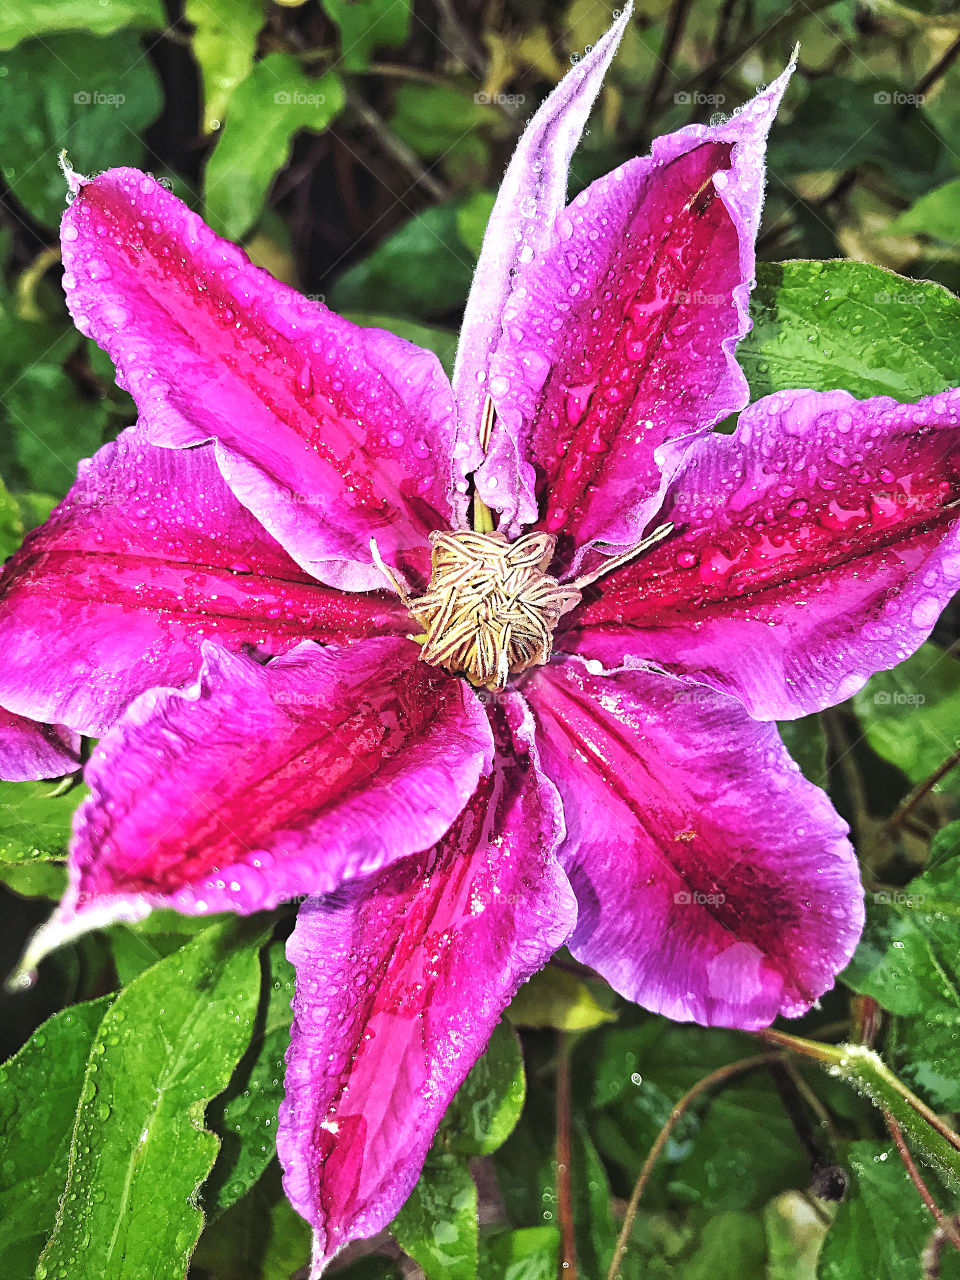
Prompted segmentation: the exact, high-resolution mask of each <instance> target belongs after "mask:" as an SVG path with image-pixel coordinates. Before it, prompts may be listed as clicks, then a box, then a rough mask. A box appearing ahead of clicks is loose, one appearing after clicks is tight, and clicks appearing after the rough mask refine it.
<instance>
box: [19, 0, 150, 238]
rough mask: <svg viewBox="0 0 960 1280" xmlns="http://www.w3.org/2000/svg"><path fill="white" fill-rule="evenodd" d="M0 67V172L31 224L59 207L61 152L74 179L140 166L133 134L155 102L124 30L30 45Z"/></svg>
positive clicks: (138, 50) (56, 213)
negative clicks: (0, 71)
mask: <svg viewBox="0 0 960 1280" xmlns="http://www.w3.org/2000/svg"><path fill="white" fill-rule="evenodd" d="M15 2H16V0H15ZM93 7H95V6H91V8H93ZM6 67H7V72H8V74H7V75H5V76H2V77H0V167H2V170H3V176H4V178H5V179H6V182H7V183H8V185H9V187H10V189H11V191H12V193H13V195H14V196H15V197H16V199H17V200H18V201H19V202H20V203H21V204H22V205H23V206H24V207H25V208H26V209H27V210H29V212H30V213H31V214H33V216H34V217H35V218H36V219H37V220H38V221H39V222H42V223H45V224H46V225H48V226H55V225H56V224H57V223H58V222H59V220H60V217H61V215H62V213H63V210H64V208H65V206H66V184H65V183H64V180H63V175H62V174H61V172H60V170H59V167H58V165H57V155H58V153H59V152H60V150H61V149H62V148H64V147H66V149H67V151H68V153H69V156H70V162H71V164H72V165H73V167H74V168H75V169H76V170H77V171H78V172H79V173H99V172H101V171H102V170H103V169H109V168H110V167H111V166H113V165H118V164H133V165H142V164H143V163H144V162H145V159H146V152H145V149H144V146H143V142H142V141H141V135H142V133H143V131H144V129H145V128H146V126H147V125H148V124H150V122H151V121H152V120H154V119H155V117H156V116H157V115H158V114H159V111H160V107H161V103H162V96H161V89H160V81H159V78H158V76H157V73H156V71H155V70H154V69H153V65H152V63H151V62H150V59H149V58H146V57H144V54H143V49H142V47H141V45H140V41H139V40H138V39H137V38H136V36H135V35H134V34H133V33H132V32H129V31H118V32H117V33H116V34H115V35H111V36H92V35H87V34H85V33H78V34H75V35H68V36H67V35H63V36H60V35H57V36H50V37H49V38H48V39H45V40H35V41H33V40H32V41H30V42H29V43H27V44H23V45H21V46H20V48H18V49H17V50H16V52H15V53H12V54H10V55H9V57H8V58H7V59H6Z"/></svg>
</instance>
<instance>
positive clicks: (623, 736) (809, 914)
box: [524, 659, 863, 1029]
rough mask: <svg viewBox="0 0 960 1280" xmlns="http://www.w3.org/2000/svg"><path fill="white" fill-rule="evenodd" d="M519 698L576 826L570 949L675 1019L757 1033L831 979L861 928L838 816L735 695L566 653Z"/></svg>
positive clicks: (851, 862)
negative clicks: (610, 668)
mask: <svg viewBox="0 0 960 1280" xmlns="http://www.w3.org/2000/svg"><path fill="white" fill-rule="evenodd" d="M524 694H525V696H526V697H527V699H528V701H529V702H530V704H531V705H532V706H533V709H534V713H535V715H536V717H537V722H538V733H537V742H538V746H539V747H540V752H541V756H542V759H543V767H544V770H545V771H546V773H547V775H548V776H549V777H551V778H552V779H553V781H554V782H555V783H556V785H557V787H558V788H559V790H560V795H561V798H562V800H563V807H564V814H565V817H566V822H567V839H566V843H565V845H564V848H563V851H562V855H561V856H562V860H563V862H564V866H565V867H566V868H567V874H568V875H569V876H570V881H571V883H572V885H573V888H574V892H575V893H576V895H577V902H578V904H579V909H580V916H579V921H578V924H577V929H576V932H575V934H574V935H573V938H572V939H571V942H570V948H571V950H572V951H573V953H574V955H575V956H576V957H577V958H578V959H579V960H582V961H583V962H584V963H585V964H588V965H591V966H592V967H593V968H595V969H597V970H598V971H599V972H600V973H602V974H603V976H604V977H605V978H606V979H607V980H608V982H610V983H611V985H612V986H613V987H615V988H616V989H617V990H618V991H619V992H620V993H621V994H622V995H624V996H626V997H627V998H628V999H630V1000H636V1001H637V1002H638V1003H640V1004H642V1005H644V1006H646V1007H647V1008H648V1009H652V1010H654V1011H656V1012H658V1013H663V1014H666V1015H667V1016H668V1017H671V1018H675V1019H678V1020H687V1019H692V1020H694V1021H697V1022H702V1023H706V1024H710V1025H713V1024H719V1025H723V1026H734V1027H745V1028H748V1029H754V1028H757V1027H762V1026H766V1025H767V1024H768V1023H769V1022H771V1021H772V1020H773V1019H774V1018H775V1017H776V1016H777V1015H778V1014H780V1013H783V1014H787V1015H791V1016H793V1015H797V1014H800V1013H802V1012H803V1011H804V1010H805V1009H807V1008H809V1006H810V1005H811V1004H812V1003H813V1001H814V1000H816V999H817V997H818V996H820V995H822V994H823V992H824V991H826V990H827V988H828V987H830V986H832V984H833V981H834V977H835V975H836V974H837V973H839V971H840V970H841V969H842V968H843V967H844V965H845V964H846V963H847V961H848V960H849V958H850V956H851V954H852V952H853V949H854V946H855V945H856V942H857V939H858V937H859V935H860V931H861V929H862V927H863V895H862V892H861V889H860V883H859V877H858V872H857V862H856V858H855V856H854V853H853V849H852V848H851V846H850V844H849V842H848V840H847V839H846V835H845V833H846V826H845V824H844V823H843V822H842V821H841V819H840V818H839V817H838V815H837V814H836V812H835V811H834V809H833V808H832V806H831V804H830V802H829V800H828V799H827V797H826V795H825V794H824V793H823V792H822V791H821V790H820V789H819V788H818V787H815V786H813V785H812V784H811V783H809V782H807V781H805V779H804V778H803V777H802V776H801V774H800V772H799V770H798V769H797V766H796V765H795V764H794V763H793V761H792V760H791V759H790V757H789V755H788V754H787V752H786V750H785V748H784V746H783V744H782V743H781V741H780V739H779V737H778V735H777V732H776V729H775V728H774V726H773V725H767V724H760V723H758V722H757V721H754V720H751V719H749V717H748V716H747V714H746V713H745V712H744V710H743V709H742V708H741V707H740V706H739V704H738V703H736V702H735V701H734V700H733V699H732V698H728V697H727V696H726V695H724V694H719V693H715V692H712V691H711V690H707V689H704V688H703V687H702V686H698V685H694V684H692V683H690V682H688V681H680V680H676V679H674V678H672V677H670V676H664V675H660V674H658V673H656V672H650V671H630V672H627V673H619V674H617V675H615V676H603V675H601V676H595V675H591V674H589V673H588V672H587V670H586V668H585V666H584V665H583V663H581V662H580V661H578V660H576V659H573V660H567V661H565V662H562V663H557V664H555V665H553V666H550V667H544V668H541V670H540V671H538V672H537V673H536V675H535V676H534V677H533V678H532V679H531V680H530V681H528V682H527V684H526V685H525V687H524Z"/></svg>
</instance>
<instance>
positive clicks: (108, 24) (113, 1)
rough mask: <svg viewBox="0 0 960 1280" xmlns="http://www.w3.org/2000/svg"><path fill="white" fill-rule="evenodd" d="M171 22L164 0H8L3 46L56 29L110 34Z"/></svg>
mask: <svg viewBox="0 0 960 1280" xmlns="http://www.w3.org/2000/svg"><path fill="white" fill-rule="evenodd" d="M166 25H167V15H166V13H165V12H164V8H163V4H162V0H96V3H93V2H92V0H4V2H3V6H2V7H0V50H4V49H12V48H13V46H14V45H15V44H18V43H19V42H20V41H21V40H26V39H27V37H28V36H40V35H50V34H51V33H53V32H55V31H91V32H93V33H94V34H95V35H101V36H106V35H110V33H111V32H113V31H117V30H119V28H120V27H136V28H138V29H141V30H144V29H149V28H151V27H155V28H161V27H165V26H166Z"/></svg>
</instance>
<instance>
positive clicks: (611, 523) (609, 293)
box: [478, 69, 791, 561]
mask: <svg viewBox="0 0 960 1280" xmlns="http://www.w3.org/2000/svg"><path fill="white" fill-rule="evenodd" d="M790 74H791V69H788V70H787V71H785V72H784V73H783V75H781V76H780V77H779V79H777V80H776V81H775V82H774V83H773V84H772V85H771V86H770V87H769V88H768V89H766V90H765V91H764V92H763V93H761V94H759V95H758V96H757V97H756V98H754V99H753V101H752V102H750V103H748V104H747V105H746V106H745V107H744V108H743V110H742V111H741V112H740V113H739V114H738V115H736V116H734V117H733V119H731V120H730V121H728V122H727V123H726V124H722V125H718V126H709V127H707V126H703V125H690V126H688V127H687V128H685V129H681V130H680V131H679V132H678V133H674V134H671V135H669V136H667V137H664V138H659V139H657V140H656V141H655V142H654V144H653V149H652V153H651V155H650V156H649V157H648V158H643V159H636V160H631V161H629V162H628V163H627V164H625V165H623V166H621V167H620V168H619V169H616V170H614V172H613V173H610V174H607V176H606V177H604V178H601V179H599V180H598V181H597V182H595V183H594V184H593V185H592V186H591V187H589V188H588V189H587V190H586V191H584V192H582V193H581V194H580V195H579V196H577V198H576V199H575V200H574V201H573V202H572V203H571V204H570V205H569V206H568V208H567V210H566V211H564V212H561V213H560V214H559V216H558V217H557V219H556V222H555V224H554V228H553V232H552V235H551V237H550V242H549V244H548V245H547V247H546V248H538V252H537V255H536V258H535V259H533V260H531V261H530V263H529V266H528V267H526V268H525V269H524V270H523V271H522V272H520V273H518V274H517V275H516V276H515V277H514V282H513V289H512V293H511V296H510V298H509V300H508V301H507V302H506V303H505V305H504V307H503V311H502V317H501V320H502V330H503V331H502V336H501V338H500V340H499V343H498V345H497V348H496V350H495V352H494V354H493V356H492V357H491V360H490V364H489V375H490V377H489V389H490V393H491V395H492V396H493V400H494V403H495V405H496V408H497V411H498V414H499V429H497V430H495V432H494V437H493V444H492V447H491V451H490V457H489V460H488V461H487V463H486V464H485V465H484V466H483V467H482V468H481V470H480V472H479V476H478V487H479V490H480V493H481V496H482V497H483V499H484V501H485V502H486V503H487V504H488V505H490V506H491V507H495V508H496V509H498V510H500V509H502V510H503V512H504V516H505V519H506V520H507V521H508V522H509V526H510V530H517V529H518V528H519V525H520V524H526V523H531V522H534V521H537V520H538V516H539V525H540V527H542V528H544V529H546V530H548V531H549V532H551V533H558V534H559V535H560V554H561V556H562V557H563V558H565V559H567V560H568V561H569V560H570V559H571V556H572V554H573V552H574V550H576V551H578V552H581V553H582V551H583V549H584V548H585V547H586V545H587V544H589V543H590V542H592V541H595V540H599V541H601V542H604V543H607V544H610V545H611V546H614V547H619V548H622V549H626V548H628V547H630V546H632V545H634V544H635V543H636V542H637V541H638V540H639V536H640V533H641V531H642V529H643V527H644V525H645V524H646V523H647V520H648V519H649V516H650V515H651V514H652V510H653V507H652V505H651V504H652V503H654V502H655V495H656V493H657V489H658V485H659V480H660V468H659V466H658V464H657V462H656V460H655V457H654V450H655V449H656V448H657V446H658V445H660V444H662V443H663V442H664V441H665V440H669V439H673V438H675V437H678V436H681V435H684V434H686V433H689V432H693V431H701V430H704V429H706V428H708V427H712V426H713V425H714V424H715V423H717V422H719V421H720V420H721V419H722V418H724V417H726V416H727V414H729V413H731V412H733V411H734V410H736V409H740V408H742V407H743V405H745V404H746V402H747V394H748V392H747V383H746V379H745V378H744V376H743V373H742V372H741V370H740V368H739V366H738V365H737V362H736V360H735V358H734V347H735V345H736V342H737V340H738V338H741V337H742V336H743V335H744V334H745V333H746V332H747V330H748V329H749V327H750V321H749V319H748V315H747V304H748V298H749V292H750V287H751V282H752V280H753V276H754V263H755V254H754V240H755V238H756V231H757V225H758V223H759V219H760V208H761V204H762V199H763V158H764V149H765V140H766V135H767V132H768V130H769V128H770V125H771V123H772V121H773V117H774V115H775V113H776V110H777V106H778V104H779V102H780V98H781V96H782V94H783V91H784V89H785V88H786V84H787V81H788V79H789V77H790ZM518 483H519V485H520V490H521V494H522V499H521V501H520V502H519V503H518V502H515V501H514V499H513V497H512V495H513V494H514V493H515V492H516V491H517V485H518Z"/></svg>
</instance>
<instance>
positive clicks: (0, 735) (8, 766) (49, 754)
mask: <svg viewBox="0 0 960 1280" xmlns="http://www.w3.org/2000/svg"><path fill="white" fill-rule="evenodd" d="M79 767H80V738H79V735H77V734H75V733H71V732H70V731H69V730H68V729H64V728H63V727H62V726H59V725H53V724H38V723H37V722H36V721H35V720H27V719H26V718H25V717H24V716H18V715H15V714H14V713H13V712H12V711H7V710H6V709H5V708H4V707H0V778H2V779H3V781H4V782H26V781H28V780H30V779H32V778H59V777H60V776H61V774H64V773H72V772H73V771H74V770H75V769H79Z"/></svg>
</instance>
